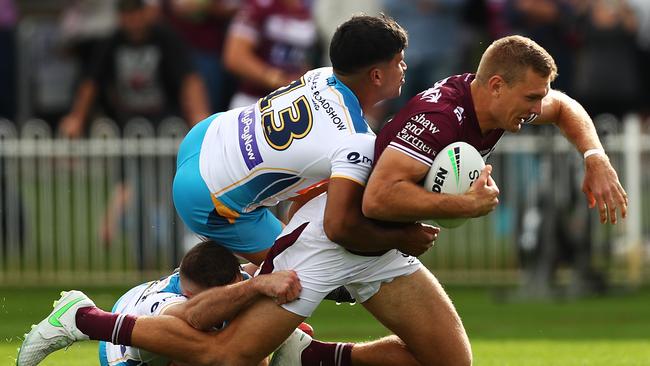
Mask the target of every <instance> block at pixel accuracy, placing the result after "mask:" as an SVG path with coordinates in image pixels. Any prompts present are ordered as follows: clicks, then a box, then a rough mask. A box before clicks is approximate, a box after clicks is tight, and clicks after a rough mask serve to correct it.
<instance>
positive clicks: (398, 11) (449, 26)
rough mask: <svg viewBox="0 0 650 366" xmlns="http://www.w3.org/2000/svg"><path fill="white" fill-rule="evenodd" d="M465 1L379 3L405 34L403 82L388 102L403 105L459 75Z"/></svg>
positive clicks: (407, 0)
mask: <svg viewBox="0 0 650 366" xmlns="http://www.w3.org/2000/svg"><path fill="white" fill-rule="evenodd" d="M466 2H467V0H383V3H384V11H385V12H386V14H387V15H389V16H391V17H393V18H394V19H395V20H396V21H397V22H398V23H399V24H400V25H402V27H404V29H406V30H407V32H408V35H409V45H408V49H407V50H406V56H405V60H406V63H407V64H408V71H407V72H406V83H405V84H404V86H403V87H402V94H401V96H400V97H399V98H398V99H396V100H395V101H394V102H392V103H390V104H391V105H393V106H395V107H400V106H402V105H404V104H405V103H406V102H407V101H408V100H409V99H411V98H412V97H413V96H414V95H415V94H417V93H419V92H420V91H422V90H425V89H427V88H429V87H430V86H431V85H432V82H434V81H436V80H440V79H442V78H444V77H446V76H449V75H453V74H456V73H459V72H460V71H461V70H462V69H461V67H462V64H461V63H460V62H459V58H460V57H461V55H460V50H461V37H460V36H461V34H462V20H463V18H462V17H463V12H464V10H465V3H466Z"/></svg>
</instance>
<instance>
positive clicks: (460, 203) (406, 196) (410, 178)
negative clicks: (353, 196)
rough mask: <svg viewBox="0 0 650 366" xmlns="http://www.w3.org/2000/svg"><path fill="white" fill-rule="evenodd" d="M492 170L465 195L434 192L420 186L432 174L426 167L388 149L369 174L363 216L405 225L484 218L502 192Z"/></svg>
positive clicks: (489, 169)
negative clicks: (432, 220)
mask: <svg viewBox="0 0 650 366" xmlns="http://www.w3.org/2000/svg"><path fill="white" fill-rule="evenodd" d="M491 169H492V168H491V166H489V165H488V166H486V169H485V170H484V171H483V172H482V173H481V177H480V178H479V180H477V181H476V182H475V183H474V184H473V185H472V189H471V190H470V192H468V193H466V194H463V195H447V194H440V193H432V192H429V191H427V190H426V189H424V187H423V186H422V185H421V184H420V182H421V181H422V179H424V176H425V175H426V174H427V172H428V171H429V167H428V166H427V165H426V164H423V163H421V162H418V161H416V160H415V159H412V158H410V157H408V156H406V155H405V154H403V153H401V152H398V151H397V150H394V149H390V148H389V149H386V150H385V151H384V152H383V154H382V155H381V157H380V158H379V161H378V162H377V164H376V165H375V169H374V170H373V172H372V173H371V174H370V179H369V180H368V186H367V187H366V190H365V193H364V195H363V213H364V214H365V215H366V216H367V217H370V218H373V219H378V220H386V221H402V222H403V221H406V222H413V221H417V220H427V219H435V218H460V217H478V216H482V215H485V214H487V213H489V212H490V211H492V210H493V209H494V208H495V207H496V204H497V203H498V199H497V196H498V194H499V189H498V188H497V186H496V184H494V181H493V180H492V178H491V177H490V173H491ZM479 188H480V189H479Z"/></svg>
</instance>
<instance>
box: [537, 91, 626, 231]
mask: <svg viewBox="0 0 650 366" xmlns="http://www.w3.org/2000/svg"><path fill="white" fill-rule="evenodd" d="M535 122H536V123H554V124H555V125H557V126H558V128H559V129H560V130H561V131H562V133H563V134H564V136H566V138H567V139H568V140H569V141H570V142H571V143H572V144H573V145H574V146H575V147H576V149H577V150H578V151H579V152H580V153H581V154H584V155H585V178H584V181H583V184H582V191H583V192H584V193H585V195H586V196H587V201H588V203H589V207H590V208H593V207H596V206H597V207H598V211H599V213H600V222H601V223H606V222H608V221H609V222H610V223H612V224H615V223H616V222H617V210H620V214H621V217H623V218H625V217H626V216H627V204H628V200H627V193H626V192H625V190H624V189H623V187H622V186H621V183H620V182H619V180H618V175H617V174H616V171H615V170H614V168H613V167H612V164H611V163H610V161H609V158H608V157H607V155H605V151H604V150H603V145H602V144H601V142H600V140H599V139H598V134H597V133H596V128H595V127H594V124H593V122H592V120H591V118H590V117H589V114H588V113H587V111H586V110H585V109H584V108H583V107H582V105H580V103H578V102H577V101H576V100H574V99H573V98H571V97H569V96H568V95H566V94H564V93H562V92H560V91H557V90H551V91H550V92H549V93H548V95H547V96H546V97H545V98H544V99H543V101H542V113H541V115H540V116H539V118H538V119H537V120H536V121H535ZM608 218H609V219H608Z"/></svg>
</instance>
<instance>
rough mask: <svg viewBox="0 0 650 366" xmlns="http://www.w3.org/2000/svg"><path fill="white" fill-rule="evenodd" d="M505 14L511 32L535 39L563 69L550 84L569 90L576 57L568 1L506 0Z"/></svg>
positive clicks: (571, 15) (571, 9) (572, 14)
mask: <svg viewBox="0 0 650 366" xmlns="http://www.w3.org/2000/svg"><path fill="white" fill-rule="evenodd" d="M506 14H507V17H508V22H509V24H510V29H511V32H512V33H517V34H522V35H525V36H527V37H530V38H532V39H534V40H535V41H536V42H537V43H539V44H540V45H541V46H542V47H544V48H545V49H547V50H548V52H549V53H550V54H552V55H553V57H554V58H555V62H556V64H557V66H558V69H559V70H562V72H561V73H560V74H559V75H558V77H557V79H556V80H555V81H554V82H553V87H554V88H556V89H559V90H562V91H565V92H569V93H571V90H570V88H571V86H572V85H573V84H572V79H571V77H572V76H573V60H574V58H575V54H574V51H573V50H574V49H575V33H574V32H573V24H574V21H575V10H574V7H573V6H572V4H570V3H569V1H568V0H508V3H507V7H506Z"/></svg>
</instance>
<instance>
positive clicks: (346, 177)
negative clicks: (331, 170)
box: [330, 174, 366, 187]
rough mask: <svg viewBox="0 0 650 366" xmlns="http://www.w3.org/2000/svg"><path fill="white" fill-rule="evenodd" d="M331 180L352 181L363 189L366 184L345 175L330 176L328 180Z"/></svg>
mask: <svg viewBox="0 0 650 366" xmlns="http://www.w3.org/2000/svg"><path fill="white" fill-rule="evenodd" d="M332 178H343V179H347V180H351V181H353V182H355V183H357V184H359V185H361V186H362V187H365V186H366V183H365V182H362V181H360V180H359V179H356V178H352V177H348V176H346V175H338V174H335V175H332V176H331V177H330V179H332Z"/></svg>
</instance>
